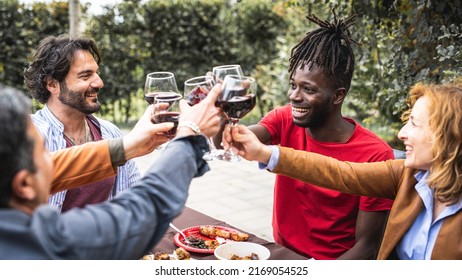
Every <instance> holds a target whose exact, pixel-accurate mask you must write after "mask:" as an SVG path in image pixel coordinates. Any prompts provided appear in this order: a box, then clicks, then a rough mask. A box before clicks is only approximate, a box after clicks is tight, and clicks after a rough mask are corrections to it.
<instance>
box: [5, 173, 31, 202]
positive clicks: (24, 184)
mask: <svg viewBox="0 0 462 280" xmlns="http://www.w3.org/2000/svg"><path fill="white" fill-rule="evenodd" d="M32 182H33V179H32V173H31V172H29V171H27V170H26V169H22V170H20V171H19V172H18V173H16V175H14V177H13V180H12V182H11V188H12V195H13V197H16V198H17V199H20V200H26V201H31V200H34V199H35V197H36V196H37V192H36V190H35V188H34V186H33V184H32Z"/></svg>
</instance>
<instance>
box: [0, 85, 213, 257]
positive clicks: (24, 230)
mask: <svg viewBox="0 0 462 280" xmlns="http://www.w3.org/2000/svg"><path fill="white" fill-rule="evenodd" d="M220 93H221V86H220V85H216V86H215V87H214V89H213V90H212V91H211V92H210V93H209V95H208V97H207V98H206V99H204V100H203V101H202V102H201V103H200V104H198V105H195V106H194V107H189V105H187V103H186V102H185V101H182V103H181V119H180V123H179V125H178V128H177V134H176V136H175V138H174V139H173V140H172V141H171V142H170V144H169V145H168V147H167V148H166V149H165V150H164V151H163V152H162V154H161V155H160V156H159V157H158V158H157V160H156V163H155V164H153V165H152V167H151V168H150V169H149V170H148V171H147V172H146V174H145V176H144V177H143V178H142V180H141V181H139V182H138V183H137V184H136V186H134V187H133V188H131V189H130V190H129V191H127V192H126V193H124V194H122V195H120V196H119V197H117V198H115V199H113V200H112V201H110V202H105V203H100V204H94V205H89V206H86V207H84V208H74V209H71V210H69V211H68V212H66V213H60V212H59V211H58V210H57V209H55V208H53V207H51V206H49V205H47V199H48V196H49V194H50V186H51V181H52V177H53V164H52V162H51V160H50V154H49V152H48V150H47V149H46V147H45V144H44V139H43V137H42V136H41V135H40V133H39V132H38V131H37V129H36V128H35V127H34V125H33V124H32V122H31V119H30V115H29V114H30V109H29V108H30V102H29V100H28V99H27V98H26V97H25V96H24V95H22V94H11V93H8V92H6V91H3V90H1V91H0V158H1V159H2V166H3V167H4V168H2V169H1V170H0V178H1V179H0V232H1V235H0V248H2V250H0V259H139V258H141V257H142V256H143V255H144V254H146V253H147V252H148V251H149V250H150V249H151V248H152V247H153V246H154V245H155V244H156V243H157V242H158V241H159V240H160V239H161V237H162V235H163V234H164V232H165V231H166V229H167V227H168V224H169V223H170V222H171V221H172V219H173V218H174V217H176V216H177V215H178V214H180V212H181V211H182V209H183V207H184V204H185V202H186V198H187V195H188V188H189V184H190V182H191V180H192V179H193V177H196V176H201V175H203V174H204V173H205V172H207V171H208V170H209V167H208V165H207V163H206V162H205V161H204V160H203V159H202V156H203V154H204V153H205V152H206V151H207V150H208V144H207V137H211V136H213V135H214V134H215V133H217V132H218V130H219V123H220V116H221V110H220V108H218V107H215V106H214V103H215V100H216V98H217V96H218V95H219V94H220ZM150 117H151V116H150V115H149V114H145V115H144V116H143V117H142V118H150ZM140 121H141V120H140ZM139 123H140V122H139ZM142 123H144V124H146V120H144V122H142ZM149 124H150V125H153V126H156V128H157V129H158V132H159V133H162V132H163V131H167V130H169V129H170V128H172V127H173V124H172V123H168V124H166V123H163V124H151V123H149ZM119 144H120V145H123V144H124V143H123V142H122V141H120V142H119ZM121 149H122V150H123V147H121ZM70 168H72V166H71V167H70Z"/></svg>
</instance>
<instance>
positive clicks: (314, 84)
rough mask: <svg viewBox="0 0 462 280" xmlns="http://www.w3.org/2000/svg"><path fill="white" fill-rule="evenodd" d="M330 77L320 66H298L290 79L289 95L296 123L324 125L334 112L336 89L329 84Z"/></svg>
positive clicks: (310, 125)
mask: <svg viewBox="0 0 462 280" xmlns="http://www.w3.org/2000/svg"><path fill="white" fill-rule="evenodd" d="M329 84H330V83H329V78H328V77H327V75H326V74H325V73H324V72H323V71H322V70H321V69H320V68H318V67H316V66H313V67H312V68H311V70H310V69H309V67H308V65H305V67H304V68H303V69H300V68H297V70H295V73H294V75H293V78H292V79H291V80H290V88H289V91H288V93H287V94H288V96H289V99H290V103H291V105H292V117H293V122H294V124H295V125H298V126H300V127H309V128H316V127H320V126H323V125H324V123H325V121H326V119H327V118H328V116H329V115H330V114H331V113H332V112H333V99H334V97H335V91H334V90H333V89H332V88H331V87H330V86H329Z"/></svg>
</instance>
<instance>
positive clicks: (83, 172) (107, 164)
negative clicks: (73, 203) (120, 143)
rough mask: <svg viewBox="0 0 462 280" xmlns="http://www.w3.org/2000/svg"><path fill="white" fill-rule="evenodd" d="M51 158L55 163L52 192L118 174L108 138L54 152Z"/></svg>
mask: <svg viewBox="0 0 462 280" xmlns="http://www.w3.org/2000/svg"><path fill="white" fill-rule="evenodd" d="M51 158H52V161H53V164H54V174H53V182H52V186H51V190H50V193H51V194H54V193H56V192H59V191H62V190H67V189H70V188H72V187H75V186H82V185H85V184H88V183H91V182H97V181H100V180H102V179H105V178H108V177H111V176H115V175H117V168H114V167H113V166H112V162H111V156H110V153H109V141H108V140H102V141H97V142H90V143H87V144H85V145H79V146H74V147H71V148H68V149H63V150H59V151H56V152H52V153H51Z"/></svg>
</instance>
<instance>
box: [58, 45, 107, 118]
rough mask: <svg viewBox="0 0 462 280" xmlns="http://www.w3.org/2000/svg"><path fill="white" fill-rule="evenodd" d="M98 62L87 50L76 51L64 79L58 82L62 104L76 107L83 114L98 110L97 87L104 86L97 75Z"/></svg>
mask: <svg viewBox="0 0 462 280" xmlns="http://www.w3.org/2000/svg"><path fill="white" fill-rule="evenodd" d="M98 70H99V67H98V64H97V63H96V61H95V59H94V58H93V56H92V55H91V54H90V52H88V51H83V50H78V51H76V55H75V61H74V63H72V65H71V67H70V69H69V73H68V75H67V76H66V79H65V80H64V81H63V82H62V83H60V93H59V96H58V99H59V100H60V101H61V103H62V104H64V105H67V106H69V107H71V108H74V109H77V110H78V111H80V112H82V113H84V114H91V113H94V112H97V111H99V109H100V108H101V104H100V103H99V101H98V92H99V89H100V88H102V87H103V86H104V83H103V80H101V78H100V76H99V75H98Z"/></svg>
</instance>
